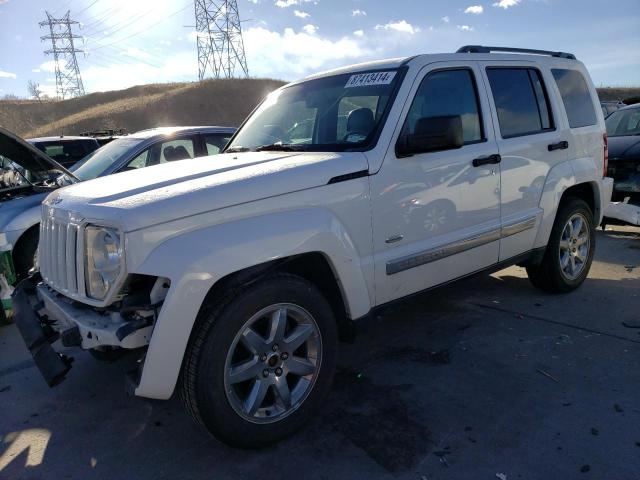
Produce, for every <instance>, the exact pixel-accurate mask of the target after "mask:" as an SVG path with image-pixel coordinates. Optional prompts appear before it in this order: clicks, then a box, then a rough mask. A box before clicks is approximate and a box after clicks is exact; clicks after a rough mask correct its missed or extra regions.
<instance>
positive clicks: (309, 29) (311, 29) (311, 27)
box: [302, 24, 318, 35]
mask: <svg viewBox="0 0 640 480" xmlns="http://www.w3.org/2000/svg"><path fill="white" fill-rule="evenodd" d="M302 30H304V31H305V32H307V33H308V34H309V35H313V34H315V33H316V32H317V31H318V27H316V26H315V25H311V24H308V25H305V26H304V27H302Z"/></svg>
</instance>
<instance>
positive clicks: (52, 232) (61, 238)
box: [38, 208, 79, 295]
mask: <svg viewBox="0 0 640 480" xmlns="http://www.w3.org/2000/svg"><path fill="white" fill-rule="evenodd" d="M78 235H79V227H78V225H75V224H72V223H67V222H66V221H65V220H62V219H60V218H58V217H56V215H55V211H53V210H52V209H46V208H45V209H44V210H43V219H42V224H41V226H40V243H39V247H38V248H39V253H38V255H39V259H38V261H39V265H40V273H41V275H42V278H43V279H44V281H45V282H46V283H47V284H48V285H49V286H50V287H52V288H54V289H55V290H59V291H61V292H65V293H70V294H72V295H75V294H77V293H78V291H79V288H78V274H77V268H78V265H77V264H78V260H77V245H78Z"/></svg>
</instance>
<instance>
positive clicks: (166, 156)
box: [160, 138, 194, 163]
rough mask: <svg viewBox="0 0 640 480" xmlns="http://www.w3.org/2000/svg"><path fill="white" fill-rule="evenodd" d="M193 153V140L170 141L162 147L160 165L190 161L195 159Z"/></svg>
mask: <svg viewBox="0 0 640 480" xmlns="http://www.w3.org/2000/svg"><path fill="white" fill-rule="evenodd" d="M193 152H194V147H193V139H191V138H179V139H176V140H169V141H168V142H163V143H162V144H161V145H160V163H165V162H173V161H176V160H190V159H192V158H193V155H194V154H193Z"/></svg>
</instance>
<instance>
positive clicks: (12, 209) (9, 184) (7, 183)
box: [0, 127, 77, 284]
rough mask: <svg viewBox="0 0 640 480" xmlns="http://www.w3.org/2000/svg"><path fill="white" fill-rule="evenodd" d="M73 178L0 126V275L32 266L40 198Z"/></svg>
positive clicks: (18, 274) (15, 275) (16, 274)
mask: <svg viewBox="0 0 640 480" xmlns="http://www.w3.org/2000/svg"><path fill="white" fill-rule="evenodd" d="M76 181H77V179H76V178H75V177H74V176H73V174H72V173H70V172H69V171H68V170H66V169H65V168H64V167H63V166H62V165H60V164H59V163H57V162H56V161H54V160H53V159H51V158H50V157H49V156H47V155H46V154H44V153H43V152H41V151H40V150H38V149H37V148H35V147H34V146H32V145H30V144H29V143H27V142H26V141H24V140H22V139H21V138H20V137H18V136H17V135H15V134H13V133H11V132H9V131H8V130H6V129H4V128H2V127H0V258H1V261H0V266H1V267H2V269H1V270H0V277H1V278H4V280H5V281H7V283H9V284H11V283H13V280H15V279H20V278H22V277H24V276H26V274H27V272H28V271H29V269H30V268H31V267H32V266H33V258H34V255H35V253H36V249H37V247H38V227H37V225H38V223H39V221H40V214H39V213H40V204H41V203H42V201H43V200H44V199H45V197H46V196H47V195H48V194H49V193H51V192H52V191H53V190H55V189H57V188H60V187H63V186H65V185H70V184H72V183H75V182H76Z"/></svg>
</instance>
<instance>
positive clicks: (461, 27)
mask: <svg viewBox="0 0 640 480" xmlns="http://www.w3.org/2000/svg"><path fill="white" fill-rule="evenodd" d="M456 26H457V27H458V30H461V31H463V32H472V31H473V27H471V26H469V25H456Z"/></svg>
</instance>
